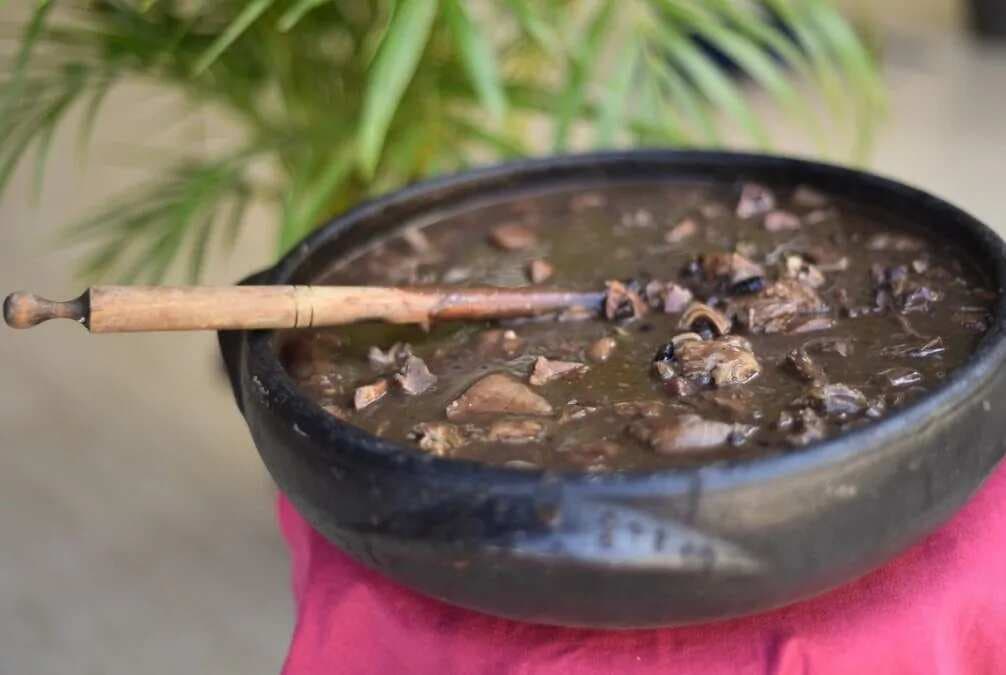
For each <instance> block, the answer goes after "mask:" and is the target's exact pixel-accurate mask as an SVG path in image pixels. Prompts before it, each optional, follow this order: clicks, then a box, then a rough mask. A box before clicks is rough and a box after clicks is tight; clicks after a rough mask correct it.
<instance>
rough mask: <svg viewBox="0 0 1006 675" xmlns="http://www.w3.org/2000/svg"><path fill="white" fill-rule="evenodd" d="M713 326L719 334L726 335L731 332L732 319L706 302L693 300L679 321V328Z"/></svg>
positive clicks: (694, 328) (691, 328) (696, 328)
mask: <svg viewBox="0 0 1006 675" xmlns="http://www.w3.org/2000/svg"><path fill="white" fill-rule="evenodd" d="M706 326H708V327H710V328H712V329H713V330H714V331H715V333H716V334H717V335H726V334H727V333H729V332H730V328H731V322H730V319H728V318H727V317H725V316H723V314H722V313H721V312H719V311H717V310H715V309H713V308H712V307H710V306H709V305H707V304H706V303H704V302H693V303H692V304H690V305H688V309H686V310H685V313H684V314H682V315H681V320H680V321H678V328H682V329H685V330H700V329H701V328H703V327H706Z"/></svg>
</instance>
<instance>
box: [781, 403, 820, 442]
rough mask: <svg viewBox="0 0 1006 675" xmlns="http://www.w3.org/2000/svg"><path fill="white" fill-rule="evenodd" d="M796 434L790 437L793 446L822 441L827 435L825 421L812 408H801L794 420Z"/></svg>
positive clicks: (793, 425)
mask: <svg viewBox="0 0 1006 675" xmlns="http://www.w3.org/2000/svg"><path fill="white" fill-rule="evenodd" d="M792 427H793V429H794V432H793V433H792V434H790V435H789V436H788V440H789V442H790V443H792V444H793V445H807V444H808V443H813V442H814V441H820V440H821V439H823V438H824V437H825V435H826V434H827V428H826V427H825V424H824V420H822V419H821V418H820V417H818V415H817V413H816V412H814V411H813V410H812V409H810V408H801V409H800V410H799V411H798V412H797V414H796V416H795V419H794V420H793V423H792Z"/></svg>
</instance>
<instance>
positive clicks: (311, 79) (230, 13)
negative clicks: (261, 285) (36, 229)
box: [0, 0, 883, 279]
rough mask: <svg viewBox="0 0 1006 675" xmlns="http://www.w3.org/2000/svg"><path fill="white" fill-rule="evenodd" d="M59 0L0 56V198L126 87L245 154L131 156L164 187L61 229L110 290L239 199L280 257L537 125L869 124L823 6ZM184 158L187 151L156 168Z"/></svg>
mask: <svg viewBox="0 0 1006 675" xmlns="http://www.w3.org/2000/svg"><path fill="white" fill-rule="evenodd" d="M53 4H54V3H51V2H41V3H39V4H38V5H37V6H36V8H35V9H34V11H33V12H32V14H31V16H30V17H29V19H28V20H27V21H26V22H25V24H24V27H23V28H22V29H20V30H19V31H18V32H19V34H20V44H19V46H18V47H17V49H15V50H11V51H10V52H9V56H8V57H6V59H4V60H5V66H6V72H5V73H3V74H2V75H0V187H2V186H3V184H4V183H5V182H6V181H7V180H8V179H9V177H10V176H11V175H12V172H13V171H14V169H15V167H17V166H19V165H20V164H21V163H22V162H23V161H24V159H25V158H26V157H28V156H29V155H31V154H34V156H35V159H36V164H35V183H36V184H39V183H40V182H41V179H42V176H43V174H44V173H45V170H46V169H45V167H46V161H45V159H46V157H47V155H48V151H49V147H50V144H51V140H52V139H53V137H54V134H56V133H58V129H59V127H60V126H61V125H63V124H64V122H65V120H66V119H68V118H72V117H75V116H74V115H71V114H70V113H71V112H72V111H73V110H74V109H75V108H77V107H78V106H79V108H80V112H81V115H80V118H79V119H81V120H82V121H81V124H80V129H79V132H80V133H79V137H80V139H81V140H80V146H81V147H83V146H86V145H89V144H90V142H91V141H90V140H89V139H90V137H91V128H92V127H93V125H94V123H95V121H96V120H100V119H101V116H102V108H101V102H102V100H103V97H104V96H105V95H106V93H107V92H108V91H109V89H110V88H111V87H113V86H114V85H115V84H116V83H118V82H120V81H122V80H125V79H131V80H135V79H141V80H145V81H148V82H154V83H157V84H158V85H160V88H161V90H162V91H168V92H172V94H174V95H175V98H174V99H173V100H184V101H185V105H184V107H183V108H182V109H180V110H176V109H173V108H172V109H168V108H167V107H165V108H164V112H163V113H162V114H155V115H150V116H148V118H147V119H145V120H143V122H144V123H145V124H147V125H148V126H147V128H149V129H150V130H151V132H152V133H154V132H157V131H158V130H161V129H164V128H167V127H169V126H171V125H172V124H174V123H175V122H176V121H177V120H178V119H180V118H182V119H198V118H199V117H200V116H201V115H204V114H206V113H207V112H209V113H212V114H213V116H214V118H217V117H224V118H226V119H228V120H230V121H231V122H232V124H231V127H230V129H231V130H233V131H235V132H237V134H238V135H239V138H237V140H236V143H237V146H238V147H241V148H244V150H240V151H237V152H213V151H210V150H209V149H207V148H205V147H197V148H192V147H179V148H171V149H170V150H171V151H170V152H165V151H164V150H157V151H152V150H151V149H149V148H143V149H142V158H143V163H144V165H145V166H148V165H149V157H151V156H157V157H159V158H160V159H161V161H162V162H163V167H162V168H161V169H159V171H160V173H159V174H157V175H156V176H155V178H154V179H152V180H151V181H150V182H149V183H144V184H142V185H139V186H133V187H132V188H130V190H129V191H128V192H126V193H124V194H123V195H122V196H121V198H116V199H113V200H110V201H109V202H108V204H107V208H105V209H102V210H101V211H99V212H97V213H96V214H94V216H93V217H90V218H88V219H85V220H84V221H82V222H80V223H78V225H77V226H76V227H75V228H73V231H72V235H68V238H72V239H74V240H75V241H79V242H82V243H83V244H85V245H88V246H90V249H91V250H90V252H89V254H88V256H87V257H86V259H85V260H84V261H83V268H84V269H85V270H86V271H89V272H90V273H92V274H103V275H108V274H112V273H114V274H117V275H118V276H119V277H120V278H130V277H132V278H143V279H153V278H157V277H159V276H161V275H163V274H166V273H168V272H169V271H170V270H172V269H174V268H175V266H176V263H177V262H179V261H180V259H183V258H184V260H185V264H184V265H179V266H178V267H179V269H180V271H184V272H185V273H186V274H187V275H188V276H189V277H190V278H193V277H194V276H195V275H198V274H199V273H200V271H201V270H202V269H203V268H204V267H205V266H206V265H207V259H208V256H209V255H210V253H211V252H212V251H213V250H215V249H214V247H215V244H216V243H217V242H220V243H221V244H222V245H223V248H228V247H232V246H233V242H234V241H235V240H236V239H237V237H238V234H239V232H240V230H241V228H242V219H243V214H244V213H245V212H246V209H247V208H248V207H249V205H251V204H252V203H255V204H263V205H267V206H269V207H271V208H273V209H274V210H275V211H277V212H278V214H279V216H280V217H277V218H275V219H274V220H275V222H276V223H277V225H276V227H277V230H276V233H277V236H276V241H277V248H278V249H279V250H285V249H287V248H289V247H290V246H292V245H294V244H295V242H296V241H297V240H299V239H300V238H301V237H302V236H304V235H306V234H307V233H309V232H310V230H311V229H312V228H313V227H314V226H315V225H316V224H317V223H318V222H320V221H322V220H324V219H325V218H326V217H327V216H328V215H330V214H332V213H333V212H334V211H337V210H339V209H342V208H345V207H346V206H348V205H350V204H352V203H353V202H355V201H357V200H359V199H362V198H364V197H365V196H367V195H369V194H373V193H375V192H377V191H382V190H388V189H392V188H395V187H397V186H399V185H402V184H403V183H407V182H410V181H414V180H416V179H417V178H420V177H423V176H427V175H431V174H434V173H437V172H443V171H450V170H455V169H457V168H460V167H464V166H468V165H470V164H472V163H474V162H476V161H487V160H491V159H493V158H497V157H516V156H521V155H526V154H528V153H532V152H541V151H543V150H545V148H544V147H542V145H541V144H540V143H539V144H535V143H534V142H533V141H534V139H535V138H536V136H535V135H534V134H533V133H532V130H537V129H546V130H550V131H551V133H552V138H551V141H552V147H553V148H554V149H555V150H558V151H565V150H567V149H574V148H575V149H579V148H583V147H587V146H588V145H590V144H591V143H593V144H597V145H603V146H608V145H618V144H622V143H629V144H640V143H645V144H657V145H671V146H676V147H690V146H718V145H721V144H722V143H723V139H724V138H725V137H727V136H726V134H725V133H724V132H725V131H726V129H727V128H733V127H737V128H739V129H740V130H742V131H743V132H744V134H745V137H746V138H749V139H750V140H752V141H754V143H755V144H757V145H759V146H762V147H765V146H766V145H767V143H768V141H769V140H770V139H769V138H768V134H767V133H766V132H765V130H764V128H763V126H762V124H761V120H760V119H759V118H758V117H756V116H755V114H754V113H753V111H752V108H751V106H750V104H749V101H750V99H751V97H752V94H753V93H754V90H755V89H758V90H761V91H764V92H765V93H766V94H768V97H769V100H770V101H771V103H772V104H773V105H774V106H775V107H777V108H779V109H781V110H782V111H783V112H784V113H785V114H786V115H787V116H788V118H789V119H791V120H792V121H793V122H795V123H796V124H797V125H799V127H801V128H802V129H804V130H806V132H807V133H808V134H809V135H810V137H811V138H813V139H815V140H816V141H819V139H820V137H821V136H823V135H824V134H823V133H822V131H821V129H824V128H827V129H828V131H829V134H828V136H829V138H828V139H825V140H832V137H834V143H835V144H836V145H837V144H843V147H845V146H848V147H852V148H853V149H854V151H855V152H856V153H861V151H862V150H863V148H865V147H866V146H867V145H868V144H869V142H870V140H871V138H872V134H873V132H874V129H875V126H876V121H877V119H878V118H879V116H880V115H881V114H882V112H883V87H882V85H881V83H880V80H879V76H878V73H877V67H876V64H875V63H874V60H873V58H872V56H871V54H870V53H869V52H868V51H867V50H866V49H865V48H864V47H863V45H862V44H861V42H860V41H859V39H858V37H857V36H856V33H855V32H854V31H853V30H852V29H851V28H850V26H849V25H848V24H847V23H846V22H845V21H844V20H843V19H842V18H841V16H840V15H839V14H838V13H837V12H836V11H835V10H834V8H833V7H832V6H831V5H830V4H828V2H826V0H765V3H764V4H763V3H761V2H755V1H754V0H749V1H738V0H623V1H622V2H615V0H483V2H480V3H478V4H477V5H476V4H475V3H469V2H466V1H465V0H358V1H357V2H332V1H330V0H285V1H284V2H279V1H277V0H241V1H238V0H218V1H217V2H213V3H207V2H167V1H158V0H135V1H134V2H126V1H119V0H114V1H111V0H103V1H101V2H96V3H84V4H80V5H76V6H71V7H64V8H62V9H61V11H59V12H52V11H51V9H52V5H53ZM766 7H767V8H768V9H767V10H766V9H765V8H766ZM708 47H712V48H713V49H715V50H717V51H718V52H720V53H721V54H723V55H724V56H726V57H727V58H728V59H729V60H730V61H732V63H733V64H734V65H736V66H737V67H739V68H740V70H741V71H743V73H744V74H746V75H747V76H748V79H746V80H740V79H738V78H736V77H735V76H734V72H733V71H732V70H729V69H728V67H727V66H725V65H724V64H722V63H720V62H719V61H717V60H715V59H713V58H710V55H709V51H708V49H707V48H708ZM177 94H182V96H177ZM819 104H820V105H819ZM168 113H170V119H165V116H166V115H167V114H168ZM487 120H488V121H489V122H490V123H487ZM580 131H587V132H589V133H583V134H581V133H580ZM833 131H834V133H832V132H833ZM846 135H848V136H849V137H850V139H849V141H848V142H846V138H845V136H846ZM265 139H268V140H265ZM820 145H821V147H822V151H823V146H824V144H820ZM194 151H195V152H194ZM134 152H135V151H134ZM191 156H199V157H203V159H200V160H198V161H183V162H178V161H176V160H175V159H172V158H173V157H174V158H177V157H182V158H184V157H191ZM259 165H261V167H260V168H261V169H262V171H258V170H257V169H256V168H255V167H259ZM218 235H219V236H218Z"/></svg>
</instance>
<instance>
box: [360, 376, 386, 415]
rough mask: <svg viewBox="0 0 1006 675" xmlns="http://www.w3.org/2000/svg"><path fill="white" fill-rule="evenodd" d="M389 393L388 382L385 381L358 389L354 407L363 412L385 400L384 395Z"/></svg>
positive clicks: (378, 381)
mask: <svg viewBox="0 0 1006 675" xmlns="http://www.w3.org/2000/svg"><path fill="white" fill-rule="evenodd" d="M387 393H388V381H387V380H383V379H382V380H377V381H376V382H372V383H371V384H365V385H363V386H362V387H357V388H356V391H355V392H354V393H353V407H354V408H356V409H357V410H363V409H364V408H366V407H367V406H369V405H372V404H373V403H376V402H377V401H379V400H381V399H382V398H384V395H385V394H387Z"/></svg>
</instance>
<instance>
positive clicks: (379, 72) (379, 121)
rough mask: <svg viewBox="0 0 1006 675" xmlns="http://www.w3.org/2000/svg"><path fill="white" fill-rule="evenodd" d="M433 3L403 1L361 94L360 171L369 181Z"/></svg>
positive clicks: (431, 15) (433, 13)
mask: <svg viewBox="0 0 1006 675" xmlns="http://www.w3.org/2000/svg"><path fill="white" fill-rule="evenodd" d="M436 10H437V3H436V0H402V2H401V3H400V4H399V5H398V7H397V9H396V11H395V15H394V17H392V19H391V24H390V25H389V26H388V31H387V33H386V34H385V35H384V39H383V40H382V42H381V46H380V49H379V50H378V53H377V57H376V58H375V60H374V65H373V67H372V68H371V72H370V75H369V77H368V78H367V85H366V88H365V90H364V92H363V113H362V115H361V120H360V131H359V158H360V168H361V169H362V170H363V173H364V175H365V176H367V177H372V176H373V175H374V171H375V169H376V168H377V161H378V157H379V155H380V153H381V146H382V144H383V143H384V137H385V134H386V133H387V131H388V125H389V124H391V118H392V116H393V115H394V114H395V109H396V108H397V107H398V102H399V100H400V99H401V97H402V94H403V93H404V92H405V88H406V87H407V86H408V84H409V81H410V80H411V79H412V75H413V73H415V71H416V67H417V66H418V65H419V58H420V57H421V56H422V53H423V49H424V48H425V46H426V41H427V40H428V39H429V36H430V31H431V29H432V27H433V19H434V17H435V16H436Z"/></svg>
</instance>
